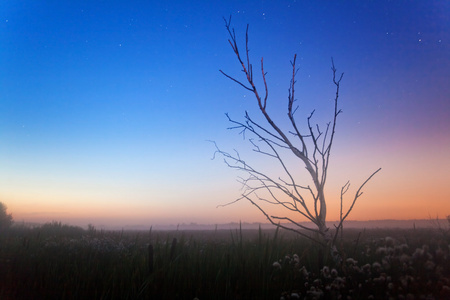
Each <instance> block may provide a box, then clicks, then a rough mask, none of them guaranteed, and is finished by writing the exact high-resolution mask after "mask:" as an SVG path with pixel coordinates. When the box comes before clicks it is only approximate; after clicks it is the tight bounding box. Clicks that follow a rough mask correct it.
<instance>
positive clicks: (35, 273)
mask: <svg viewBox="0 0 450 300" xmlns="http://www.w3.org/2000/svg"><path fill="white" fill-rule="evenodd" d="M445 226H447V225H445ZM449 239H450V231H449V230H448V229H447V227H446V228H444V229H443V228H434V229H407V230H406V229H397V230H381V229H371V230H363V229H362V230H356V229H354V230H350V229H349V230H346V231H345V235H344V239H343V241H342V243H341V249H342V251H343V253H345V257H343V263H342V264H341V265H339V266H337V265H335V264H334V263H333V262H332V261H331V259H329V258H327V257H326V256H325V258H323V259H320V257H321V256H320V253H319V252H320V251H319V249H318V248H317V246H316V245H315V244H313V243H312V242H310V241H309V240H306V239H304V238H301V237H298V236H295V235H293V234H291V233H289V232H285V231H277V230H243V229H237V230H211V231H170V232H169V231H166V232H164V231H159V232H155V231H152V230H149V231H146V232H144V231H140V232H127V231H125V232H120V231H119V232H117V231H115V232H113V231H101V230H96V229H95V228H93V227H92V226H91V227H90V228H89V229H88V230H83V229H81V228H78V227H71V226H67V225H62V224H61V223H56V222H54V223H49V224H45V225H43V226H42V227H39V228H25V227H20V226H16V227H12V228H10V229H9V230H8V231H5V232H1V233H0V299H195V298H197V299H200V300H202V299H450V260H449V250H450V249H449Z"/></svg>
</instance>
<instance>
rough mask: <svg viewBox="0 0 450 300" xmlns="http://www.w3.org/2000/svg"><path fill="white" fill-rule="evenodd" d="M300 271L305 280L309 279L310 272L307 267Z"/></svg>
mask: <svg viewBox="0 0 450 300" xmlns="http://www.w3.org/2000/svg"><path fill="white" fill-rule="evenodd" d="M299 271H300V273H301V274H302V275H303V277H305V278H307V277H308V275H309V272H308V270H306V268H305V266H303V267H302V268H301V269H300V270H299Z"/></svg>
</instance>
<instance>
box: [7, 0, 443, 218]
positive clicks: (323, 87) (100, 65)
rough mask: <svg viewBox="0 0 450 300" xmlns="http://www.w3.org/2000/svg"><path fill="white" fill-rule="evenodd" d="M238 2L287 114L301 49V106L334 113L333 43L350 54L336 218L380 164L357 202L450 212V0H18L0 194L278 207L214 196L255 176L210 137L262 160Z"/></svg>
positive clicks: (342, 60)
mask: <svg viewBox="0 0 450 300" xmlns="http://www.w3.org/2000/svg"><path fill="white" fill-rule="evenodd" d="M230 14H231V15H232V16H233V19H232V20H233V26H234V27H235V28H236V32H237V35H238V39H239V41H240V42H244V38H245V27H246V24H247V23H248V24H250V50H251V52H250V54H251V59H252V60H253V62H254V65H255V69H257V67H258V62H259V60H260V58H261V57H264V62H265V69H266V71H267V72H268V75H267V80H268V84H269V93H270V97H269V111H270V112H272V113H273V114H274V115H275V116H277V117H279V118H285V116H286V115H285V114H286V100H287V89H288V87H289V79H290V78H289V76H290V73H291V71H292V70H291V67H290V60H291V59H292V58H293V55H294V54H295V53H297V54H298V66H299V68H300V71H299V74H298V81H297V90H296V94H297V98H298V100H299V101H300V102H299V103H301V105H302V107H301V109H302V110H301V113H299V116H301V115H302V114H303V113H304V115H308V114H309V113H310V112H311V110H312V109H314V108H315V109H316V110H317V116H316V119H315V121H316V122H318V123H320V124H325V122H327V121H328V120H329V118H330V115H329V113H330V109H331V107H330V105H331V103H332V102H331V99H332V98H333V96H334V88H333V84H332V81H331V79H332V77H331V76H332V73H331V70H330V66H331V61H330V58H331V57H333V58H334V61H335V65H336V67H337V68H338V71H340V72H345V75H344V79H343V81H342V84H341V98H340V100H341V102H340V107H341V108H342V109H343V111H344V113H343V114H342V115H340V119H339V120H338V122H339V123H338V127H337V135H336V141H335V144H334V146H335V148H334V152H333V156H332V161H331V165H330V174H329V181H328V184H329V185H328V188H327V190H326V192H327V197H328V201H329V214H328V218H329V219H330V220H335V219H337V218H338V214H337V208H338V204H339V202H338V200H339V193H340V187H341V186H342V185H343V184H345V182H346V181H347V180H351V183H352V188H353V189H351V191H352V192H353V193H354V191H355V189H354V188H355V187H356V186H359V184H361V183H362V182H363V181H364V180H365V178H366V177H367V176H368V175H370V174H371V173H372V172H373V171H374V170H376V169H377V168H378V167H382V168H383V169H382V171H381V172H380V173H379V174H377V176H376V177H375V178H374V179H373V180H372V181H371V182H370V183H369V184H368V185H367V186H366V188H365V189H364V195H363V197H362V198H361V199H360V201H359V202H358V203H357V206H356V208H355V209H354V211H353V213H352V215H351V216H350V217H349V219H353V220H367V219H371V220H373V219H413V218H429V217H433V218H435V217H436V216H438V217H445V216H446V215H448V214H450V201H449V200H450V181H449V180H450V155H449V153H450V117H449V116H450V83H449V81H450V2H449V1H431V0H430V1H400V0H399V1H256V0H255V1H78V0H77V1H31V0H29V1H26V0H24V1H16V0H14V1H8V0H6V1H2V2H1V4H0V201H1V202H3V203H5V204H6V205H7V206H8V211H9V212H11V213H12V214H13V217H14V219H15V220H16V221H22V220H23V221H30V222H35V221H38V222H45V221H52V220H58V221H63V222H66V223H71V224H79V225H86V224H88V223H92V224H95V225H119V226H122V225H133V224H148V225H150V224H177V223H191V222H195V223H207V224H208V223H211V224H215V223H224V222H239V221H240V220H242V221H246V222H257V221H264V218H263V217H262V216H261V215H260V214H259V212H258V211H257V210H256V209H255V208H254V207H252V206H251V204H249V203H247V202H240V203H237V204H235V205H232V206H227V207H222V208H216V206H217V205H220V204H224V203H227V202H229V201H232V200H234V199H235V198H237V197H238V196H239V195H240V192H241V191H240V184H239V183H238V182H237V181H236V178H237V176H238V175H239V174H238V173H236V172H235V171H233V170H230V169H228V168H227V167H226V165H225V164H224V163H223V161H222V159H221V158H217V159H215V160H212V159H211V158H212V157H213V154H214V150H215V148H214V145H213V144H211V143H210V142H208V140H214V141H216V142H217V144H218V145H219V146H220V147H221V148H222V149H223V150H227V151H232V150H233V149H238V150H239V151H240V153H241V155H242V156H244V157H246V158H249V159H253V161H254V162H255V163H258V164H260V165H263V166H265V165H266V164H265V162H264V160H263V159H259V158H258V157H255V156H254V154H252V153H251V152H250V151H249V149H250V148H249V147H250V146H249V145H248V141H243V140H242V137H241V136H239V135H238V132H236V131H231V130H227V127H228V126H230V124H229V123H228V122H227V119H226V117H225V115H224V114H225V113H229V114H230V115H231V116H232V117H233V118H235V119H238V120H240V119H242V117H243V115H244V111H245V110H248V111H249V112H250V113H252V115H255V116H256V115H257V110H256V102H255V100H254V98H252V97H251V96H252V95H251V94H249V93H248V91H246V90H244V89H242V88H241V87H239V86H238V85H237V84H235V83H233V82H232V81H230V80H228V79H227V78H225V77H224V76H223V75H221V74H220V72H219V69H223V70H224V71H225V72H227V73H229V74H230V75H233V76H240V75H241V74H242V73H241V72H240V67H239V65H238V63H237V61H236V59H235V57H234V54H233V52H232V49H231V48H230V46H229V44H228V42H227V39H228V35H227V32H226V30H225V27H224V21H223V19H222V17H224V16H225V17H228V16H229V15H230ZM242 45H243V44H242ZM255 73H258V72H255ZM258 74H259V73H258ZM298 122H303V119H300V120H299V121H298ZM246 155H247V156H246ZM293 163H294V162H293ZM348 200H350V199H348ZM299 220H302V219H299Z"/></svg>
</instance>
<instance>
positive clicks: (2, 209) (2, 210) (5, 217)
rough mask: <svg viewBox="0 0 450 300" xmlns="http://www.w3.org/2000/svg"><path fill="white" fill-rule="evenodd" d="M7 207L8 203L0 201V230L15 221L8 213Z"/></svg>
mask: <svg viewBox="0 0 450 300" xmlns="http://www.w3.org/2000/svg"><path fill="white" fill-rule="evenodd" d="M6 208H7V207H6V205H5V204H3V203H2V202H0V231H1V230H4V229H8V228H9V227H10V226H11V225H12V223H13V217H12V215H11V214H8V213H6Z"/></svg>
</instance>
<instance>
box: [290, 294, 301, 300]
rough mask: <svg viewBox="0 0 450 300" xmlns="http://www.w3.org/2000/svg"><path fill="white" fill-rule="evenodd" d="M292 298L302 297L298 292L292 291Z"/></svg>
mask: <svg viewBox="0 0 450 300" xmlns="http://www.w3.org/2000/svg"><path fill="white" fill-rule="evenodd" d="M291 299H300V295H299V294H297V293H292V294H291Z"/></svg>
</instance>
